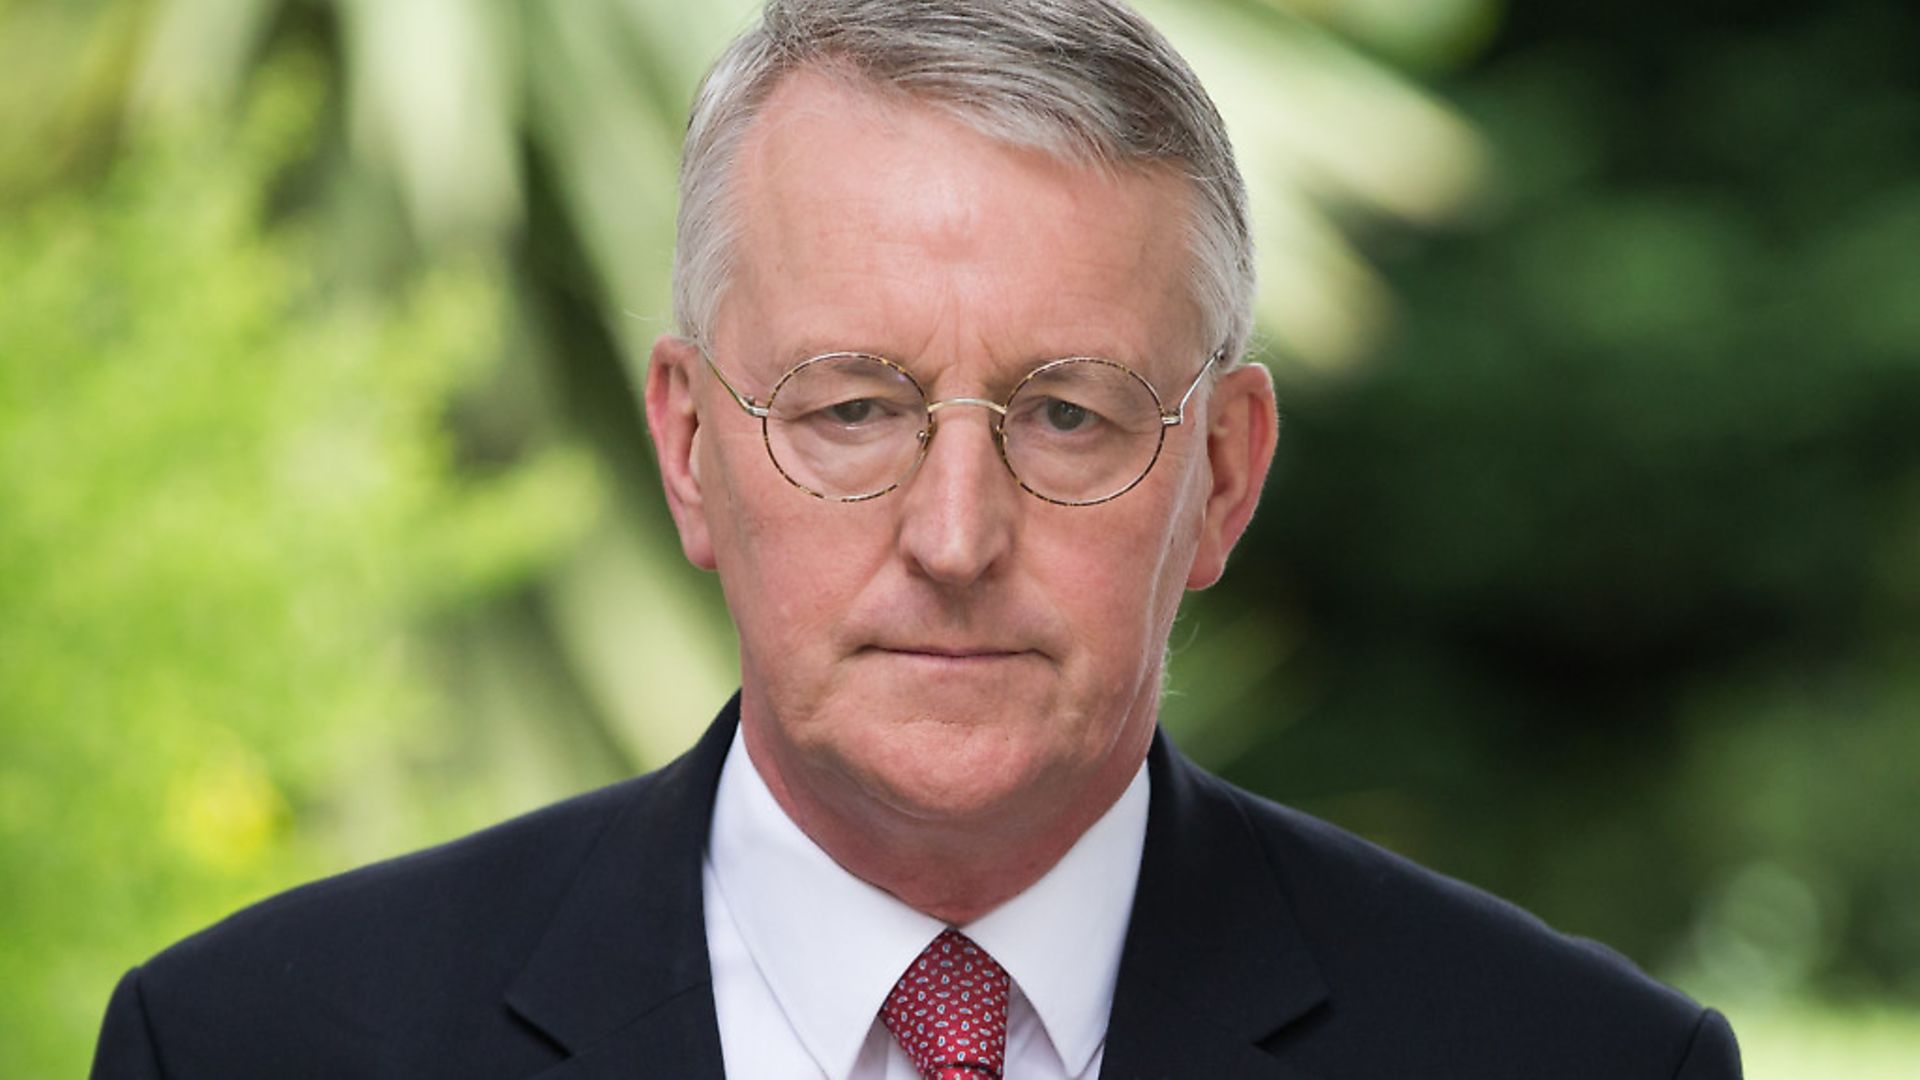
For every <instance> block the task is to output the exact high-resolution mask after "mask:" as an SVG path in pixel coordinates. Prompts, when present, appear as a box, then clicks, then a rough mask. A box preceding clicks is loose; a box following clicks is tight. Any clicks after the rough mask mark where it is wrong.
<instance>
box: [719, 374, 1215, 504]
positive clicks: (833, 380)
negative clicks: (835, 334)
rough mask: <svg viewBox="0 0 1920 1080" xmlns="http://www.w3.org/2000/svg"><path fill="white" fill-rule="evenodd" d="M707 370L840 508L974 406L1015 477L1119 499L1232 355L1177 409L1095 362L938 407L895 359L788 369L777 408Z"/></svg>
mask: <svg viewBox="0 0 1920 1080" xmlns="http://www.w3.org/2000/svg"><path fill="white" fill-rule="evenodd" d="M701 355H702V356H704V357H706V361H707V366H708V367H710V368H712V369H713V374H714V376H715V377H716V378H718V379H719V380H720V385H722V386H724V387H726V390H727V393H728V394H729V395H731V396H732V398H733V400H734V401H735V402H736V403H737V404H738V405H739V406H740V408H742V409H744V410H745V411H746V412H747V414H748V415H750V416H753V417H756V418H758V419H759V421H760V434H761V437H762V439H763V441H764V442H765V443H766V446H767V456H768V457H770V458H772V459H773V467H774V468H775V469H778V470H779V471H780V475H781V476H784V477H786V478H787V480H788V482H790V483H792V484H793V486H795V487H797V488H799V489H800V490H802V491H805V492H807V493H808V494H810V495H813V496H815V497H817V498H821V499H826V500H829V501H832V502H859V501H861V500H863V499H872V498H877V497H879V496H881V495H885V494H886V493H887V492H889V491H892V490H893V489H894V488H896V487H899V486H900V484H901V483H902V482H904V481H905V480H906V479H907V477H908V476H910V475H912V473H913V470H914V469H915V468H916V467H918V466H919V464H920V461H921V459H923V458H925V457H926V455H927V446H928V444H929V443H931V442H932V441H933V436H934V433H935V432H936V431H938V430H939V426H940V413H941V412H943V411H944V410H946V409H950V408H955V407H957V406H961V405H974V406H978V407H980V408H983V409H986V410H988V411H990V412H991V413H993V420H992V424H993V435H994V444H995V446H996V447H997V448H998V449H999V451H1000V460H1001V462H1002V463H1003V464H1005V465H1006V467H1007V472H1008V473H1010V474H1012V476H1013V479H1014V482H1015V483H1018V484H1019V485H1020V486H1021V487H1022V488H1024V489H1026V491H1027V492H1028V493H1029V494H1032V495H1034V496H1036V497H1038V498H1041V499H1044V500H1046V501H1047V502H1050V503H1057V504H1059V505H1062V506H1091V505H1093V504H1095V503H1103V502H1106V501H1107V500H1108V499H1113V498H1117V497H1119V496H1121V495H1124V494H1126V493H1127V492H1128V491H1131V490H1132V489H1133V488H1134V486H1135V485H1137V484H1139V483H1140V481H1142V480H1144V479H1146V476H1147V473H1148V471H1150V470H1151V469H1152V468H1153V463H1154V462H1155V461H1158V460H1159V459H1160V448H1161V446H1162V445H1163V444H1164V443H1165V442H1166V433H1167V429H1168V428H1170V427H1173V426H1175V425H1177V424H1180V423H1181V422H1182V421H1184V420H1185V418H1186V410H1187V401H1188V400H1189V399H1191V398H1192V397H1193V394H1194V391H1196V390H1197V389H1199V387H1200V380H1201V379H1202V378H1203V377H1205V375H1206V373H1207V371H1208V369H1210V368H1212V366H1213V365H1214V364H1215V363H1216V362H1218V361H1219V360H1220V357H1221V355H1222V354H1221V353H1220V352H1218V351H1216V352H1215V353H1213V355H1211V356H1209V357H1207V360H1206V363H1204V364H1202V365H1201V366H1200V370H1199V371H1198V372H1197V373H1195V374H1194V377H1193V381H1192V382H1191V383H1189V384H1188V385H1187V389H1186V392H1185V393H1183V394H1181V395H1180V401H1179V404H1177V405H1175V406H1174V407H1173V408H1172V409H1168V408H1166V407H1165V406H1163V405H1162V404H1161V402H1160V395H1159V394H1157V393H1155V392H1154V389H1153V386H1152V385H1151V384H1149V383H1148V382H1147V380H1145V379H1143V378H1141V377H1140V376H1139V374H1138V373H1136V372H1135V371H1134V370H1133V369H1132V368H1129V367H1127V366H1126V365H1124V364H1119V363H1116V362H1114V361H1112V360H1103V359H1101V358H1099V357H1094V356H1070V357H1066V358H1063V359H1060V360H1050V361H1048V362H1046V363H1044V364H1041V365H1040V366H1039V367H1037V368H1034V369H1033V370H1032V371H1030V372H1028V373H1027V375H1026V377H1025V378H1023V379H1021V380H1020V381H1019V383H1018V384H1016V385H1015V386H1014V388H1013V392H1012V393H1010V394H1008V395H1007V400H1006V401H1004V402H996V401H989V400H987V399H985V398H974V397H953V398H943V399H941V400H939V401H929V400H927V395H926V393H925V391H923V390H921V388H920V384H919V383H918V382H916V381H914V378H913V376H912V375H910V374H908V373H907V370H906V369H905V368H903V367H901V366H900V365H899V364H896V363H894V362H893V361H891V360H888V359H886V358H885V357H880V356H872V355H869V354H867V353H857V352H834V353H825V354H823V355H820V356H815V357H812V358H810V359H807V360H803V361H801V362H800V363H798V364H795V365H794V366H793V367H792V368H790V369H788V371H787V373H786V374H785V375H782V376H781V377H780V379H779V381H778V382H776V383H774V384H773V390H772V392H771V393H769V394H768V395H767V400H766V401H765V403H761V402H759V401H756V400H754V399H753V398H752V397H749V396H747V395H745V394H742V393H741V392H740V391H739V390H737V389H735V387H734V385H733V383H732V382H731V381H729V380H728V378H727V376H726V373H724V372H722V371H721V370H720V368H719V365H717V364H715V363H714V362H713V357H712V356H709V355H707V352H706V350H705V348H704V347H703V348H702V349H701Z"/></svg>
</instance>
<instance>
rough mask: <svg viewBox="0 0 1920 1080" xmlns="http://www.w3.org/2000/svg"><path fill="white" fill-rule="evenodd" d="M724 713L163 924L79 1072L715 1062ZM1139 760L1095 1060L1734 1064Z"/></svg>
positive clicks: (1566, 969)
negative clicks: (227, 912)
mask: <svg viewBox="0 0 1920 1080" xmlns="http://www.w3.org/2000/svg"><path fill="white" fill-rule="evenodd" d="M737 723H738V713H737V705H736V704H729V705H728V707H727V708H726V709H725V710H724V711H723V712H722V713H721V715H720V717H719V719H718V720H717V721H715V723H714V725H713V727H712V728H711V729H710V730H709V731H708V732H707V734H706V735H705V736H704V737H703V738H702V739H701V740H700V742H699V744H698V745H697V746H695V747H694V748H693V750H691V751H690V752H689V753H688V754H687V755H686V756H684V757H682V758H680V759H679V760H678V761H675V762H674V763H673V764H671V765H668V766H667V767H666V768H664V769H661V770H660V771H658V772H655V773H652V774H650V775H647V776H643V777H639V778H637V779H633V780H629V781H625V782H623V783H620V784H616V785H614V786H612V787H609V788H605V789H602V790H600V791H596V792H593V793H591V794H588V795H584V796H581V797H579V798H576V799H572V800H570V801H567V802H564V803H560V804H558V805H556V806H552V807H549V808H547V809H544V810H541V811H538V812H536V813H533V814H531V815H528V816H526V817H523V818H519V819H517V820H514V821H510V822H508V823H506V824H504V825H500V826H497V827H495V828H492V829H489V830H487V831H485V832H481V833H477V834H475V835H473V836H470V837H467V838H465V839H462V840H459V841H456V842H454V843H451V844H447V845H445V846H442V847H438V848H433V849H431V850H428V851H424V852H421V853H419V854H415V855H410V856H407V857H405V858H402V859H397V860H394V861H391V862H386V863H381V864H379V865H376V866H371V867H367V868H365V869H361V870H356V871H354V872H352V873H348V874H344V875H342V876H339V877H335V878H331V879H329V880H326V881H321V882H318V883H316V884H313V885H308V886H305V887H303V888H299V889H295V890H293V891H291V892H288V893H285V894H283V895H281V896H278V897H275V898H273V899H270V900H268V901H266V902H264V903H261V904H259V905H256V906H254V907H252V908H249V909H247V910H245V911H242V912H240V913H239V914H237V915H234V916H233V917H231V918H229V919H227V920H226V921H224V922H222V923H220V924H218V925H216V926H214V927H212V928H211V929H209V930H206V931H204V932H202V933H200V934H198V935H195V936H194V937H191V938H188V939H186V940H185V941H182V942H180V943H179V944H177V945H175V946H174V947H172V948H170V949H168V950H167V951H165V952H163V953H161V954H160V955H159V956H156V957H155V958H154V959H152V960H151V961H149V962H148V963H146V964H144V965H142V966H141V967H139V968H136V969H134V970H133V971H131V972H129V973H128V974H127V976H126V978H125V979H124V980H122V981H121V983H120V986H119V988H118V989H117V990H116V991H115V992H114V995H113V1001H112V1004H111V1005H110V1006H109V1007H108V1010H107V1018H106V1024H105V1027H104V1029H103V1030H102V1032H101V1035H100V1044H99V1048H98V1051H97V1054H96V1057H95V1061H94V1069H93V1075H94V1077H96V1078H97V1080H150V1078H159V1077H172V1078H174V1080H194V1078H216V1077H217V1078H228V1077H246V1078H273V1080H296V1078H304V1077H316V1078H318V1077H328V1078H334V1077H396V1078H397V1077H406V1078H429V1077H448V1078H455V1077H457V1078H460V1080H476V1078H487V1077H540V1078H542V1080H587V1078H589V1077H620V1078H623V1080H632V1078H635V1077H676V1078H677V1077H717V1076H720V1075H721V1056H720V1038H719V1033H718V1029H717V1027H716V1024H715V1020H714V1005H713V986H712V977H711V975H710V974H709V971H708V964H707V948H706V932H705V925H704V922H703V919H702V915H701V902H700V896H701V885H700V865H701V858H702V853H703V848H704V846H705V842H706V833H707V822H708V819H709V817H710V816H711V810H712V806H713V793H714V787H715V783H716V781H717V779H718V777H719V773H720V765H721V762H722V760H723V759H724V758H725V756H726V749H727V746H728V742H729V740H730V739H731V738H732V737H733V731H734V728H735V726H736V725H737ZM1148 763H1149V764H1148V769H1149V774H1150V777H1151V780H1152V798H1151V808H1150V810H1149V811H1148V819H1147V839H1146V850H1145V855H1144V858H1143V861H1142V864H1141V868H1140V882H1139V887H1138V890H1137V893H1136V899H1135V901H1134V911H1133V917H1132V921H1131V923H1130V925H1129V929H1128V931H1127V940H1126V946H1125V951H1124V954H1123V957H1122V960H1121V965H1120V975H1119V981H1118V985H1117V986H1116V989H1115V991H1114V1003H1113V1014H1112V1018H1111V1021H1110V1023H1109V1026H1108V1030H1107V1046H1106V1056H1105V1064H1104V1067H1103V1069H1102V1073H1101V1075H1102V1076H1103V1077H1105V1078H1134V1077H1181V1078H1187V1077H1192V1078H1198V1080H1218V1078H1232V1077H1268V1078H1274V1080H1361V1078H1369V1080H1372V1078H1379V1080H1389V1078H1391V1080H1414V1078H1436V1080H1439V1078H1449V1080H1655V1078H1660V1080H1666V1078H1678V1077H1684V1078H1687V1080H1709V1078H1712V1080H1723V1078H1734V1077H1738V1076H1739V1073H1740V1067H1739V1062H1738V1055H1737V1051H1736V1050H1735V1047H1734V1042H1733V1035H1732V1032H1731V1031H1730V1030H1729V1029H1728V1027H1727V1024H1726V1021H1725V1020H1724V1019H1722V1018H1721V1016H1720V1015H1719V1014H1718V1013H1716V1012H1714V1011H1712V1010H1708V1009H1703V1008H1701V1007H1700V1006H1699V1005H1696V1004H1695V1003H1693V1002H1692V1001H1690V1000H1688V999H1687V998H1685V997H1683V996H1681V995H1680V994H1678V993H1676V992H1674V991H1672V990H1669V989H1667V988H1666V987H1663V986H1661V985H1659V984H1658V983H1655V982H1653V981H1651V980H1649V979H1648V978H1646V977H1645V976H1644V975H1642V974H1640V972H1638V971H1637V970H1635V969H1634V968H1633V966H1632V965H1630V964H1629V963H1627V962H1626V961H1625V960H1623V959H1622V958H1620V957H1619V956H1617V955H1615V954H1614V953H1612V952H1609V951H1608V950H1606V949H1604V948H1601V947H1600V946H1598V945H1594V944H1592V943H1590V942H1584V941H1580V940H1576V939H1572V938H1568V937H1564V936H1562V935H1559V934H1557V933H1555V932H1553V931H1552V930H1550V929H1548V928H1547V927H1546V926H1544V925H1543V924H1541V923H1540V922H1538V921H1537V920H1535V919H1534V918H1532V917H1531V916H1529V915H1527V914H1525V913H1524V912H1522V911H1520V910H1518V909H1517V908H1514V907H1512V906H1511V905H1508V904H1506V903H1504V902H1502V901H1500V900H1496V899H1494V898H1492V897H1490V896H1487V895H1486V894H1484V893H1481V892H1478V891H1476V890H1474V889H1472V888H1469V887H1467V886H1465V885H1462V884H1460V883H1458V882H1455V881H1452V880H1449V879H1447V878H1444V877H1441V876H1439V875H1437V874H1434V873H1431V872H1429V871H1426V870H1423V869H1421V868H1419V867H1417V866H1414V865H1413V864H1411V863H1408V862H1406V861H1405V860H1402V859H1400V858H1398V857H1396V856H1394V855H1391V854H1388V853H1386V852H1384V851H1382V850H1380V849H1379V848H1376V847H1374V846H1372V845H1370V844H1367V843H1366V842H1364V841H1361V840H1359V839H1357V838H1355V837H1353V836H1351V835H1348V834H1346V833H1344V832H1341V831H1339V830H1338V829H1335V828H1333V827H1331V826H1329V825H1326V824H1324V823H1322V822H1319V821H1316V820H1314V819H1312V818H1310V817H1307V816H1305V815H1302V814H1299V813H1297V812H1294V811H1291V810H1288V809H1286V808H1284V807H1280V806H1276V805H1274V804H1273V803H1270V802H1267V801H1265V800H1263V799H1260V798H1257V797H1255V796H1252V795H1249V794H1247V793H1245V792H1243V791H1240V790H1238V789H1235V788H1233V787H1231V786H1229V785H1227V784H1225V783H1224V782H1222V781H1220V780H1218V779H1216V778H1214V777H1212V776H1210V775H1208V774H1207V773H1205V772H1203V771H1201V770H1200V769H1199V768H1197V767H1196V766H1194V765H1192V764H1191V763H1189V762H1188V761H1187V760H1186V759H1184V758H1183V757H1181V756H1180V755H1179V754H1178V753H1177V752H1176V751H1174V750H1173V749H1172V748H1171V746H1170V745H1169V744H1168V742H1167V740H1166V738H1165V736H1164V735H1162V736H1160V737H1158V738H1156V740H1155V742H1154V746H1153V750H1152V752H1151V754H1150V756H1149V758H1148ZM754 1080H777V1078H754ZM1011 1080H1020V1078H1018V1077H1013V1078H1011Z"/></svg>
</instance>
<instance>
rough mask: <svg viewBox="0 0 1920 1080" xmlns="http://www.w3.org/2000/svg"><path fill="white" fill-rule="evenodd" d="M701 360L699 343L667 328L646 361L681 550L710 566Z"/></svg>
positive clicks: (663, 475) (652, 420) (651, 427)
mask: <svg viewBox="0 0 1920 1080" xmlns="http://www.w3.org/2000/svg"><path fill="white" fill-rule="evenodd" d="M700 363H701V359H700V349H699V346H697V345H695V344H694V343H693V342H691V341H688V340H687V339H686V338H683V337H678V336H675V335H673V334H662V335H661V336H660V338H659V340H657V341H655V342H654V343H653V355H652V358H651V360H650V361H649V362H648V365H647V431H648V432H649V433H651V434H652V435H653V456H654V458H655V459H656V460H657V461H659V463H660V486H661V487H662V488H664V489H666V493H667V508H668V509H669V510H671V511H672V512H673V523H674V525H675V526H676V527H677V528H678V529H679V530H680V550H681V551H683V552H685V553H686V556H687V560H688V561H689V562H691V563H693V565H695V566H697V567H699V568H701V569H702V570H711V569H713V568H714V559H713V537H712V535H711V534H710V533H709V532H708V530H707V514H706V503H705V501H704V499H703V497H702V491H701V487H700V468H699V464H698V461H697V455H698V454H699V451H700V412H699V410H698V408H696V407H695V402H694V392H693V388H694V383H695V380H696V379H698V378H699V377H700V375H701V372H700Z"/></svg>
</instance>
